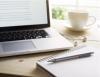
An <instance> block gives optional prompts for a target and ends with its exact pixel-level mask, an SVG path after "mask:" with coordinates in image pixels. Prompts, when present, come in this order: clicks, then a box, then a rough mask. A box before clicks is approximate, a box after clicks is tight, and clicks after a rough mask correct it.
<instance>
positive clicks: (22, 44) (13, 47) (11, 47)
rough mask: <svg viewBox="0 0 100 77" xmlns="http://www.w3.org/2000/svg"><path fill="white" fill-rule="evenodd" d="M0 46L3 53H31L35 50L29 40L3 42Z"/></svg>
mask: <svg viewBox="0 0 100 77" xmlns="http://www.w3.org/2000/svg"><path fill="white" fill-rule="evenodd" d="M1 46H2V49H3V51H4V52H14V51H18V52H20V51H30V50H31V51H32V50H34V49H35V48H36V47H35V45H34V43H33V42H32V41H31V40H24V41H22V40H21V41H11V42H3V43H2V45H1Z"/></svg>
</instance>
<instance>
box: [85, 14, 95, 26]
mask: <svg viewBox="0 0 100 77" xmlns="http://www.w3.org/2000/svg"><path fill="white" fill-rule="evenodd" d="M90 18H92V19H93V22H92V23H90V24H88V25H86V28H89V27H91V26H92V25H93V24H94V23H95V22H96V17H94V16H89V19H90Z"/></svg>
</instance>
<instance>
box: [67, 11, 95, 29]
mask: <svg viewBox="0 0 100 77" xmlns="http://www.w3.org/2000/svg"><path fill="white" fill-rule="evenodd" d="M68 16H69V20H70V23H71V29H72V30H75V31H84V30H87V29H89V28H91V27H92V25H93V24H94V23H95V22H96V18H95V17H94V16H89V14H88V13H87V12H69V13H68ZM89 19H91V23H89V24H88V21H89Z"/></svg>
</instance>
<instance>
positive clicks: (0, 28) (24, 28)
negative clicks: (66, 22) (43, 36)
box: [0, 0, 50, 32]
mask: <svg viewBox="0 0 100 77" xmlns="http://www.w3.org/2000/svg"><path fill="white" fill-rule="evenodd" d="M46 7H47V23H46V24H35V25H33V24H32V25H20V26H19V25H18V26H17V25H16V26H10V27H0V32H4V31H18V30H28V29H42V28H47V27H50V16H49V1H48V0H46Z"/></svg>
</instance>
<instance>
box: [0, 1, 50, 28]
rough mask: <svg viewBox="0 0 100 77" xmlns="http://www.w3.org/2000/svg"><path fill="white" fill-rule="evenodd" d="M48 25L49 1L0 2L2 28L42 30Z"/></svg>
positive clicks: (0, 26)
mask: <svg viewBox="0 0 100 77" xmlns="http://www.w3.org/2000/svg"><path fill="white" fill-rule="evenodd" d="M48 23H49V21H48V5H47V0H0V28H3V29H5V28H8V29H10V28H12V29H13V28H14V27H16V28H17V29H18V27H20V29H21V28H22V27H23V28H25V27H28V26H29V27H30V28H31V27H34V28H35V27H37V26H38V27H39V26H40V28H41V26H43V25H44V26H45V25H46V26H47V25H48ZM29 27H28V28H29Z"/></svg>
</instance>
